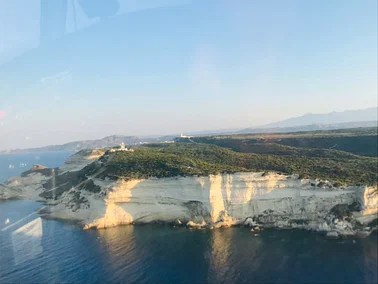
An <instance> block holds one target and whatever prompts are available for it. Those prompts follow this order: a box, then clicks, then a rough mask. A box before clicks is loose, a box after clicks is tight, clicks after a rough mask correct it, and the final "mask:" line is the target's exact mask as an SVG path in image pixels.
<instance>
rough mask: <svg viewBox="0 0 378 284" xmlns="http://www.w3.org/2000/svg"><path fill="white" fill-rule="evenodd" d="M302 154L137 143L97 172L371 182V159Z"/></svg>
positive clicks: (329, 152)
mask: <svg viewBox="0 0 378 284" xmlns="http://www.w3.org/2000/svg"><path fill="white" fill-rule="evenodd" d="M291 148H292V147H290V149H291ZM295 149H296V148H294V149H291V150H292V151H295ZM316 151H317V150H316ZM299 152H301V150H299ZM303 153H304V154H300V153H293V152H288V153H287V154H288V155H266V154H254V153H240V152H235V151H232V150H230V149H227V148H224V147H218V146H215V145H209V144H199V143H175V144H159V145H150V146H146V147H140V148H138V149H136V150H135V152H134V153H130V152H116V153H110V154H109V155H110V159H109V162H106V163H105V167H104V171H103V173H102V174H101V177H110V178H125V179H131V178H148V177H173V176H178V175H182V176H187V175H209V174H215V173H224V172H228V173H232V172H237V171H278V172H282V173H285V174H292V173H296V174H300V175H301V176H302V177H313V178H320V179H327V180H331V181H333V182H337V183H341V184H369V185H376V184H377V168H378V166H377V161H378V160H377V158H373V157H361V156H357V155H352V154H349V153H345V152H341V151H333V150H327V151H320V152H319V151H317V156H314V155H313V154H311V152H306V151H304V152H303Z"/></svg>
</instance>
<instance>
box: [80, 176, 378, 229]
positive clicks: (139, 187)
mask: <svg viewBox="0 0 378 284" xmlns="http://www.w3.org/2000/svg"><path fill="white" fill-rule="evenodd" d="M94 181H95V183H97V184H98V185H99V186H101V187H103V188H104V191H105V192H106V197H105V198H104V203H103V206H104V207H105V208H104V210H103V211H104V214H103V216H100V217H99V218H98V219H96V220H93V222H89V223H87V224H86V226H85V228H104V227H111V226H116V225H118V224H129V223H148V222H153V221H163V222H173V221H175V220H177V219H178V220H180V221H181V222H185V223H187V222H189V221H193V222H192V223H191V224H192V225H195V224H197V225H198V224H199V225H198V226H205V225H209V226H218V227H219V226H229V225H233V224H240V223H244V222H245V221H246V220H248V219H249V218H251V219H252V220H253V222H257V223H259V224H264V225H270V226H278V227H296V226H297V224H300V223H301V222H305V223H306V224H307V227H309V226H310V227H311V226H312V227H313V229H317V228H319V226H320V225H321V224H323V223H324V222H325V221H326V220H327V217H328V216H330V212H331V210H332V208H334V207H335V205H338V204H339V205H340V204H343V205H349V204H352V203H353V202H359V204H360V205H361V206H362V209H365V210H364V211H362V212H365V214H368V215H369V216H370V218H368V219H369V220H370V219H372V218H373V219H374V218H376V213H377V211H376V204H377V200H378V198H377V193H376V190H375V189H374V188H368V187H363V186H361V187H357V186H354V187H345V188H334V187H333V186H332V185H331V184H330V183H327V182H326V183H322V184H323V187H321V188H320V187H318V186H316V184H318V182H317V181H315V180H301V179H298V178H297V177H296V176H284V175H278V174H267V175H264V174H262V173H236V174H223V175H213V176H209V177H177V178H163V179H147V180H133V181H128V182H116V183H111V184H108V185H106V184H104V182H102V181H96V180H94ZM374 192H375V193H374ZM367 209H368V211H366V210H367ZM358 214H360V215H361V214H362V215H363V213H361V212H360V213H358ZM298 226H300V225H298Z"/></svg>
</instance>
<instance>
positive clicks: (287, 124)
mask: <svg viewBox="0 0 378 284" xmlns="http://www.w3.org/2000/svg"><path fill="white" fill-rule="evenodd" d="M357 127H378V108H377V107H374V108H368V109H363V110H346V111H343V112H331V113H325V114H305V115H302V116H298V117H293V118H289V119H285V120H282V121H278V122H275V123H270V124H266V125H264V126H260V127H253V128H245V129H241V130H240V129H227V130H209V131H198V132H191V133H186V134H188V135H193V136H208V135H228V134H244V133H280V132H298V131H314V130H334V129H346V128H357ZM177 136H179V134H172V135H167V136H161V137H157V136H154V137H152V136H150V137H148V136H147V137H137V136H124V135H113V136H108V137H105V138H102V139H96V140H84V141H74V142H70V143H66V144H63V145H50V146H45V147H39V148H32V149H15V150H9V151H0V153H2V154H5V153H21V152H44V151H73V152H76V151H80V150H82V149H89V148H104V147H114V146H116V145H119V144H120V143H121V142H123V143H125V144H126V145H137V144H140V143H146V142H147V143H154V142H164V141H172V140H173V139H174V138H175V137H177Z"/></svg>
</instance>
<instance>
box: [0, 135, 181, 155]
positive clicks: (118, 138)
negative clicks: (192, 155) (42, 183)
mask: <svg viewBox="0 0 378 284" xmlns="http://www.w3.org/2000/svg"><path fill="white" fill-rule="evenodd" d="M174 137H175V136H162V137H156V138H139V137H137V136H123V135H112V136H107V137H104V138H102V139H95V140H84V141H74V142H69V143H66V144H62V145H50V146H45V147H39V148H30V149H15V150H9V151H0V153H2V154H6V153H23V152H48V151H72V152H77V151H80V150H83V149H91V148H107V147H114V146H118V145H119V144H121V143H122V142H123V143H125V144H126V145H135V144H139V143H140V142H162V141H169V140H172V139H173V138H174Z"/></svg>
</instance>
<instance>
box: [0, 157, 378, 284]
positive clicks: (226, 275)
mask: <svg viewBox="0 0 378 284" xmlns="http://www.w3.org/2000/svg"><path fill="white" fill-rule="evenodd" d="M68 155H69V153H65V154H64V153H55V154H54V153H39V154H38V155H36V154H31V155H29V154H26V155H25V154H24V155H7V156H0V170H1V179H0V181H3V180H4V179H5V178H7V177H9V176H10V175H14V174H18V173H20V169H19V168H17V169H16V165H20V163H27V166H26V167H25V168H30V166H31V165H32V164H33V163H36V162H37V163H41V164H44V165H47V166H59V165H60V164H62V163H63V161H64V160H65V159H66V158H67V156H68ZM36 156H38V158H36ZM10 163H11V164H14V165H15V168H12V169H9V164H10ZM7 164H8V165H7ZM4 165H7V166H6V167H5V166H4ZM21 171H22V170H21ZM41 206H43V204H39V203H36V202H32V201H28V200H8V201H0V283H116V282H117V283H120V282H121V283H206V282H207V283H262V282H264V283H289V282H290V283H376V282H377V234H374V235H372V236H370V237H369V238H366V239H353V238H349V239H342V240H328V239H325V238H324V237H323V236H322V235H319V234H315V233H309V232H303V231H292V230H264V231H262V232H260V233H259V234H255V233H253V232H250V231H249V230H248V229H247V228H229V229H219V230H188V229H185V228H172V227H170V226H163V225H139V226H123V227H117V228H109V229H104V230H97V231H96V230H87V231H83V230H82V229H81V228H80V227H79V226H77V225H75V224H71V223H67V222H61V221H54V220H46V219H43V218H42V219H40V216H39V215H38V214H36V213H33V212H35V210H37V209H38V208H40V207H41ZM7 219H9V220H8V222H7Z"/></svg>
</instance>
